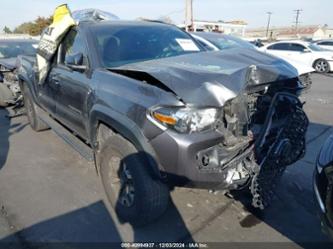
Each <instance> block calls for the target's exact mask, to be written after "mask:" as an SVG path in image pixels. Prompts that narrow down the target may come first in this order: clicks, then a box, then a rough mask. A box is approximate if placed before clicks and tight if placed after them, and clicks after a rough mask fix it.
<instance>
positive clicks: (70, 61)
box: [65, 53, 87, 71]
mask: <svg viewBox="0 0 333 249" xmlns="http://www.w3.org/2000/svg"><path fill="white" fill-rule="evenodd" d="M65 65H66V66H68V67H69V68H70V69H72V70H76V71H84V70H86V69H87V66H86V65H84V64H83V54H82V53H76V54H72V55H69V56H67V57H66V60H65Z"/></svg>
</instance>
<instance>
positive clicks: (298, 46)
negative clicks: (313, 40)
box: [290, 43, 306, 52]
mask: <svg viewBox="0 0 333 249" xmlns="http://www.w3.org/2000/svg"><path fill="white" fill-rule="evenodd" d="M305 49H306V47H304V46H303V45H301V44H297V43H291V44H290V50H291V51H295V52H303V51H304V50H305Z"/></svg>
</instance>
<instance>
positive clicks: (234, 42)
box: [206, 35, 255, 50]
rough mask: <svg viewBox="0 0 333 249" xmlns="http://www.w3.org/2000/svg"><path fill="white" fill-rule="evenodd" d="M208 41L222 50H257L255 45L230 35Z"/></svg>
mask: <svg viewBox="0 0 333 249" xmlns="http://www.w3.org/2000/svg"><path fill="white" fill-rule="evenodd" d="M206 39H207V40H208V41H210V42H211V43H213V44H214V45H215V46H216V47H217V48H218V49H220V50H224V49H230V48H250V49H254V48H255V47H254V45H252V44H251V43H249V42H247V41H243V40H242V39H240V38H237V37H234V36H229V35H221V36H214V37H208V38H206Z"/></svg>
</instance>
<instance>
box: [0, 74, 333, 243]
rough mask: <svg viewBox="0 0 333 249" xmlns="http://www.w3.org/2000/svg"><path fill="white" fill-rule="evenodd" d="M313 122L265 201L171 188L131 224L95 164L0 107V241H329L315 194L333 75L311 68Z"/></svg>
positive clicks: (332, 105) (331, 121) (332, 117)
mask: <svg viewBox="0 0 333 249" xmlns="http://www.w3.org/2000/svg"><path fill="white" fill-rule="evenodd" d="M303 99H304V101H306V105H305V106H306V107H305V110H306V112H307V114H308V116H309V118H310V121H311V124H310V127H309V130H308V134H307V153H306V156H305V157H304V158H303V159H302V160H301V161H299V162H298V163H296V164H295V165H293V166H290V167H289V168H288V169H287V171H286V172H285V175H284V176H283V178H282V180H281V182H280V184H279V187H278V189H277V190H276V197H275V200H274V201H273V203H272V204H271V206H270V208H268V209H266V210H264V211H262V212H259V211H256V210H252V209H251V208H248V207H249V201H250V198H249V197H248V196H246V194H238V195H237V196H236V200H235V199H232V198H228V197H226V196H225V195H224V194H223V193H221V192H213V191H207V190H194V189H185V188H182V189H174V190H172V193H171V196H172V202H171V204H170V206H169V208H168V211H167V213H166V214H165V215H164V216H163V217H162V218H161V219H160V220H159V221H157V222H156V223H154V224H152V225H150V226H148V227H144V228H140V229H133V228H132V227H131V226H130V225H128V224H120V223H119V222H118V220H117V218H116V216H115V215H114V214H113V213H112V211H111V209H110V208H109V206H108V204H107V202H106V201H104V200H105V196H104V192H103V189H102V186H101V184H100V179H99V177H98V176H97V175H96V173H95V168H94V165H92V164H89V163H87V162H86V161H85V160H84V159H82V158H81V157H80V155H79V154H77V153H76V152H75V151H74V150H73V149H72V148H71V147H69V146H68V145H67V144H65V143H64V142H63V141H62V140H61V139H60V138H58V137H57V136H56V135H55V134H54V133H53V132H52V131H45V132H41V133H35V132H33V131H32V130H31V129H30V127H29V125H28V124H27V120H26V117H19V118H15V119H13V120H11V121H9V120H8V119H6V118H5V116H6V115H7V114H8V110H6V109H1V110H0V239H1V240H0V242H8V241H10V242H13V241H14V242H17V243H20V244H22V245H27V246H29V245H30V243H33V242H49V241H52V242H118V241H136V242H139V241H143V242H147V241H163V242H165V241H173V242H175V241H197V242H292V244H288V245H291V246H292V248H299V247H306V246H307V245H308V244H307V242H326V241H327V237H326V236H325V235H324V234H323V233H322V232H321V228H320V220H319V218H318V217H317V215H316V203H315V202H314V200H313V193H312V173H313V169H314V162H315V160H316V156H317V153H318V151H319V149H320V146H321V144H322V143H323V141H324V140H325V138H327V136H328V135H329V134H330V133H332V132H333V127H332V126H333V112H332V109H333V75H318V74H314V75H313V86H312V89H311V90H310V91H309V92H308V93H307V94H306V95H305V96H304V97H303Z"/></svg>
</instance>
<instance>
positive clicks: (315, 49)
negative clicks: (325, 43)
mask: <svg viewBox="0 0 333 249" xmlns="http://www.w3.org/2000/svg"><path fill="white" fill-rule="evenodd" d="M308 47H309V48H310V49H311V50H312V51H328V50H327V49H324V48H321V47H319V46H318V45H316V44H313V43H310V44H309V46H308Z"/></svg>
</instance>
